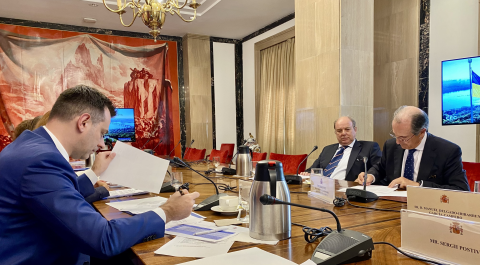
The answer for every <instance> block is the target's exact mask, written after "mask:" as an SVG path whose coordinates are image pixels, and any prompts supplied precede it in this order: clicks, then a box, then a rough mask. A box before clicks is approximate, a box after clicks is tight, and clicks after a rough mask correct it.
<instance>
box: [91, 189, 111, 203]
mask: <svg viewBox="0 0 480 265" xmlns="http://www.w3.org/2000/svg"><path fill="white" fill-rule="evenodd" d="M108 196H110V192H109V191H108V190H107V189H106V188H105V187H98V188H95V192H94V193H93V194H91V195H89V196H88V197H85V200H86V201H87V202H88V203H94V202H96V201H99V200H101V199H103V198H105V197H108Z"/></svg>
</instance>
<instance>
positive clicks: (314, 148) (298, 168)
mask: <svg viewBox="0 0 480 265" xmlns="http://www.w3.org/2000/svg"><path fill="white" fill-rule="evenodd" d="M317 149H318V146H316V145H315V146H314V147H313V150H312V151H311V152H310V154H308V155H307V156H306V157H305V158H304V159H303V160H302V162H300V164H298V167H297V176H298V170H300V166H301V165H302V163H303V162H304V161H305V160H307V158H308V157H309V156H310V155H311V154H312V153H313V152H315V150H317Z"/></svg>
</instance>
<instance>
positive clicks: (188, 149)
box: [182, 139, 195, 159]
mask: <svg viewBox="0 0 480 265" xmlns="http://www.w3.org/2000/svg"><path fill="white" fill-rule="evenodd" d="M193 142H195V140H194V139H192V141H191V142H190V146H188V147H187V151H185V154H183V156H182V159H183V158H184V157H186V156H187V154H188V151H190V148H192V144H193Z"/></svg>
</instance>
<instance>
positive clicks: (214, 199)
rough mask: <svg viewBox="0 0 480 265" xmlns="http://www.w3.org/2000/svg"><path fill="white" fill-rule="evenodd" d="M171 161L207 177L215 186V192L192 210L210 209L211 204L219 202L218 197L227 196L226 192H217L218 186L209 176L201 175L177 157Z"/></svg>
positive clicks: (215, 204) (214, 204)
mask: <svg viewBox="0 0 480 265" xmlns="http://www.w3.org/2000/svg"><path fill="white" fill-rule="evenodd" d="M173 161H174V162H175V163H177V164H182V165H183V166H184V167H186V168H188V169H190V170H192V171H193V172H195V173H197V174H198V175H200V176H202V177H204V178H205V179H207V180H208V181H210V182H211V183H212V184H213V186H215V192H216V194H214V195H212V196H210V197H208V198H206V199H205V200H203V201H202V202H201V203H199V204H198V205H197V206H196V207H195V208H193V210H194V211H208V210H211V209H212V207H213V206H217V205H219V204H220V197H223V196H228V194H225V193H219V192H218V187H217V184H215V182H213V181H212V180H211V179H210V178H207V177H206V176H205V175H203V174H202V173H200V172H198V171H197V170H195V169H193V168H192V167H190V166H189V165H188V164H187V163H185V162H183V161H182V160H180V159H179V158H178V157H175V158H173Z"/></svg>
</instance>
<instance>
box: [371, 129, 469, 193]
mask: <svg viewBox="0 0 480 265" xmlns="http://www.w3.org/2000/svg"><path fill="white" fill-rule="evenodd" d="M404 151H405V150H404V149H402V147H401V146H400V145H398V144H397V143H396V141H395V139H390V140H388V141H386V142H385V145H384V147H383V155H382V159H381V161H380V163H378V164H377V165H374V166H373V167H372V168H371V169H370V170H369V171H368V173H369V174H372V175H374V176H375V184H379V183H380V184H381V185H388V184H390V182H391V181H392V180H394V179H396V178H398V177H400V176H402V172H401V171H402V162H403V155H404ZM420 180H423V186H424V187H432V188H440V189H452V190H466V191H468V190H470V189H469V187H468V181H467V176H466V174H465V170H463V165H462V150H461V149H460V147H459V146H458V145H456V144H454V143H452V142H449V141H447V140H445V139H442V138H440V137H437V136H435V135H433V134H430V133H428V136H427V140H426V141H425V148H424V149H423V154H422V160H421V161H420V168H419V170H418V176H417V181H420Z"/></svg>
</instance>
